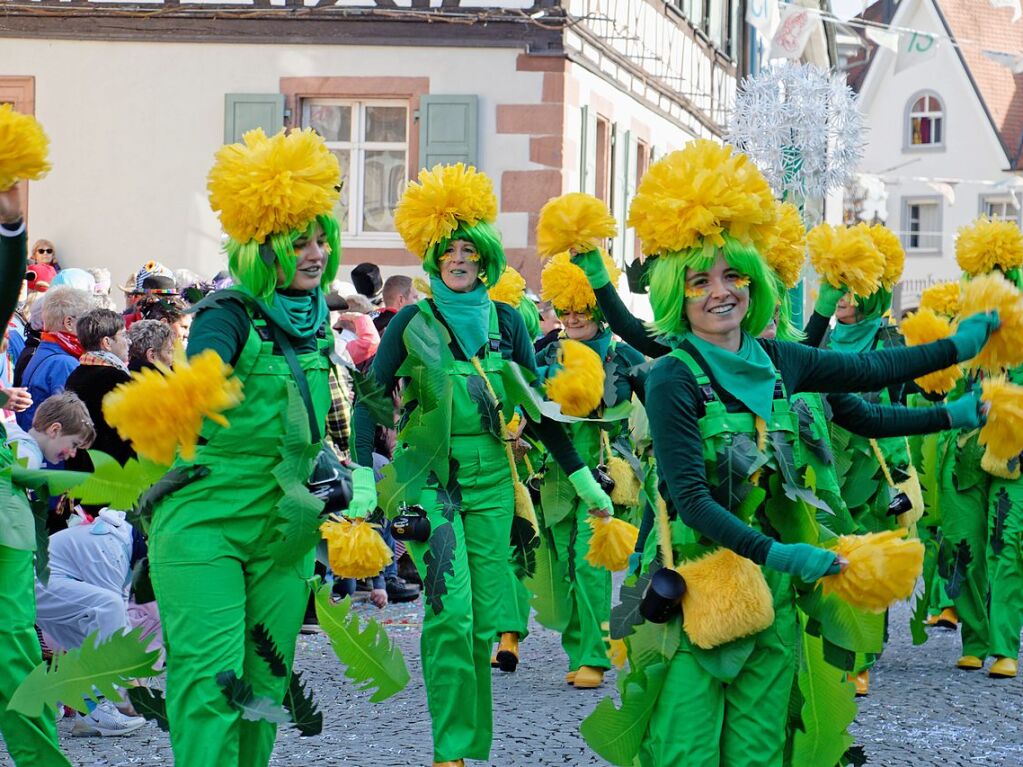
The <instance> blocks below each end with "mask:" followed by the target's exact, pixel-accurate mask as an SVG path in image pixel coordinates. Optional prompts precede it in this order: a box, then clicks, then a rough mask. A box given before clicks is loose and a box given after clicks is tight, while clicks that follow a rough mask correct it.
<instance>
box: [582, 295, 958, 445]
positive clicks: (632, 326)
mask: <svg viewBox="0 0 1023 767" xmlns="http://www.w3.org/2000/svg"><path fill="white" fill-rule="evenodd" d="M594 292H595V293H596V296H597V305H598V306H599V307H600V311H601V312H602V313H603V314H604V319H605V320H606V321H607V324H608V326H609V327H610V328H611V330H613V331H614V332H615V333H617V334H618V335H619V336H621V337H622V338H623V339H624V340H625V342H626V343H628V344H630V345H631V346H632V347H634V348H635V349H638V350H639V351H640V352H642V353H643V354H645V355H646V356H648V357H663V356H664V355H665V354H667V353H668V352H670V351H671V347H670V346H667V345H665V344H663V343H661V342H660V341H659V340H658V337H657V336H656V335H654V334H653V333H652V332H651V331H650V329H649V328H648V327H647V325H646V323H644V322H642V321H641V320H639V319H637V318H636V317H634V316H633V315H632V313H631V312H630V311H629V310H628V308H626V306H625V304H624V303H622V299H621V296H619V295H618V291H617V290H615V289H614V287H613V286H611V285H605V286H604V287H602V288H598V289H597V290H596V291H594ZM828 323H829V318H827V317H825V316H823V315H821V314H818V313H817V312H814V313H813V316H812V317H811V318H810V322H809V323H808V324H807V326H806V335H807V339H806V340H805V341H804V342H803V343H804V344H805V345H807V346H811V347H814V348H816V347H817V346H819V345H820V342H821V340H822V339H823V338H824V333H825V332H826V331H827V329H828ZM813 337H816V339H817V340H816V342H812V341H811V339H812V338H813ZM898 380H899V381H905V380H909V378H907V377H906V376H902V377H900V378H899V379H898ZM789 391H790V392H791V391H792V390H791V389H790V390H789ZM848 391H849V389H846V388H844V387H843V388H842V389H841V391H837V390H836V391H833V393H831V394H829V395H827V400H828V404H829V405H830V406H831V410H832V412H833V415H834V418H833V420H834V423H835V424H836V425H838V426H841V427H842V428H844V429H847V430H848V431H850V432H852V433H853V434H858V435H859V436H861V437H869V438H872V439H877V438H880V437H905V436H909V435H912V434H929V433H931V432H934V431H941V430H942V429H947V428H949V418H948V413H947V412H946V411H945V409H944V408H934V409H933V410H925V409H921V408H903V407H888V406H885V405H877V404H873V403H870V402H867V401H865V400H864V399H862V398H861V397H857V396H855V395H853V394H847V393H846V392H848ZM864 391H866V390H864Z"/></svg>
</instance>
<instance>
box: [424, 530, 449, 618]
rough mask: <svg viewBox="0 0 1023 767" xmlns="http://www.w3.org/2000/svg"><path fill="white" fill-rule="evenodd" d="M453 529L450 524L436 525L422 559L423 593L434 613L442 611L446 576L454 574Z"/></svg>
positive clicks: (446, 586) (446, 584) (446, 589)
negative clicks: (424, 574)
mask: <svg viewBox="0 0 1023 767" xmlns="http://www.w3.org/2000/svg"><path fill="white" fill-rule="evenodd" d="M454 556H455V528H454V527H453V526H452V525H451V523H450V522H449V523H447V524H443V525H437V526H435V527H434V528H433V530H432V531H431V533H430V541H429V549H428V550H427V552H426V554H425V555H424V557H423V561H424V562H425V564H426V576H425V577H424V578H423V592H424V596H425V597H426V604H427V605H428V606H429V607H430V609H431V610H433V611H434V612H435V613H440V612H441V611H443V609H444V595H445V594H447V593H448V583H447V576H448V575H453V574H454V572H455V560H454Z"/></svg>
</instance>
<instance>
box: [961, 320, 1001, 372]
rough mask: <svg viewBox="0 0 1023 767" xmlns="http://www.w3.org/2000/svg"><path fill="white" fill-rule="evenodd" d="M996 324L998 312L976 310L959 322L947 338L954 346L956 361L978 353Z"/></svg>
mask: <svg viewBox="0 0 1023 767" xmlns="http://www.w3.org/2000/svg"><path fill="white" fill-rule="evenodd" d="M998 324H999V322H998V312H986V313H985V312H978V313H977V314H974V315H971V316H969V317H967V318H966V319H965V320H963V321H962V322H960V323H959V328H958V330H956V332H955V335H954V336H952V337H951V339H949V340H951V341H952V343H953V344H955V347H956V362H966V361H968V360H972V359H973V358H974V357H976V356H977V355H978V354H980V350H981V349H983V348H984V344H985V343H987V339H988V338H989V337H990V335H991V334H992V333H994V332H995V331H996V330H998Z"/></svg>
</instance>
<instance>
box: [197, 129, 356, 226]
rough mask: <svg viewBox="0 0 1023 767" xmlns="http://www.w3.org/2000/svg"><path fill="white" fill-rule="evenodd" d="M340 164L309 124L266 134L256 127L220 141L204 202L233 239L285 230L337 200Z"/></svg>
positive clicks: (323, 211) (324, 211)
mask: <svg viewBox="0 0 1023 767" xmlns="http://www.w3.org/2000/svg"><path fill="white" fill-rule="evenodd" d="M340 184H341V167H340V166H339V165H338V162H337V157H335V156H334V154H333V153H332V152H331V151H330V150H329V149H327V145H326V144H325V143H324V141H323V139H322V138H321V137H320V136H319V135H318V134H317V133H316V132H315V131H314V130H312V129H311V128H306V129H303V130H296V131H292V132H291V133H289V134H285V132H284V131H283V130H282V131H281V132H280V133H277V134H275V135H274V136H271V137H270V138H267V136H266V134H265V133H263V130H262V129H261V128H256V129H255V130H250V131H249V132H248V133H246V134H245V135H244V136H242V143H241V144H228V145H226V146H224V147H221V148H220V150H219V151H218V152H217V155H216V162H215V163H214V165H213V168H212V169H211V170H210V173H209V176H208V177H207V179H206V188H207V190H208V191H209V197H210V207H212V208H213V210H214V211H216V212H218V213H219V214H220V225H221V226H222V227H223V228H224V231H225V232H226V233H227V235H228V236H229V237H230V238H231V239H232V240H234V241H235V242H238V243H246V242H251V241H252V240H255V241H256V242H258V243H262V242H264V241H265V240H266V238H267V236H268V235H271V234H274V233H277V232H291V231H294V230H296V229H299V228H301V227H304V226H306V225H307V224H308V223H309V222H310V221H312V220H313V219H314V218H316V216H321V215H324V214H327V213H330V212H331V211H333V210H334V205H335V204H337V200H338V196H339V194H340V193H339V191H338V188H339V186H340Z"/></svg>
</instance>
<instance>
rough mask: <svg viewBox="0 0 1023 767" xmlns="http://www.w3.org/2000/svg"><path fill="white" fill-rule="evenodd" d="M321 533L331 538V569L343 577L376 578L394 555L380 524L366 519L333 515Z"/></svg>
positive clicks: (328, 548)
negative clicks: (385, 540)
mask: <svg viewBox="0 0 1023 767" xmlns="http://www.w3.org/2000/svg"><path fill="white" fill-rule="evenodd" d="M320 533H321V534H322V535H323V538H324V540H325V541H327V557H328V559H329V560H330V569H331V570H333V571H334V575H336V576H338V577H339V578H373V577H375V576H377V575H380V572H381V571H382V570H383V569H384V568H385V567H387V565H389V564H390V563H391V559H392V558H393V556H392V554H391V549H390V547H389V546H388V545H387V544H386V543H384V539H383V538H381V537H380V533H378V532H377V530H376V525H371V524H370V523H369V522H366V521H364V520H362V519H356V520H354V521H351V522H350V521H348V520H347V519H344V518H343V517H333V518H332V519H329V520H327V521H326V522H324V523H323V524H322V525H321V526H320Z"/></svg>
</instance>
